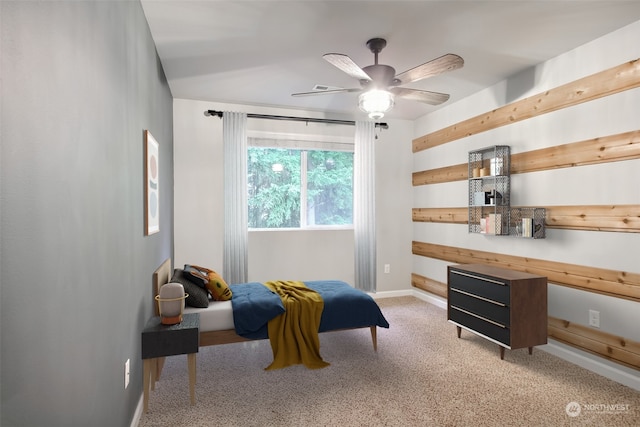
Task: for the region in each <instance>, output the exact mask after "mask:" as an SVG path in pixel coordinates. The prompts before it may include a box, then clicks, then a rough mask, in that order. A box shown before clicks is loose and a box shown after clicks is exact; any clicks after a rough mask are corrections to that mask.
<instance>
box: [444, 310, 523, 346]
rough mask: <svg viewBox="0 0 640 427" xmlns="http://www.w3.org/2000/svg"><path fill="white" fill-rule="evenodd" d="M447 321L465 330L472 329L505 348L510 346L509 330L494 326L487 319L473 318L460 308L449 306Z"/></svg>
mask: <svg viewBox="0 0 640 427" xmlns="http://www.w3.org/2000/svg"><path fill="white" fill-rule="evenodd" d="M449 320H451V321H453V322H456V323H458V324H460V325H463V326H464V327H466V328H469V329H472V330H474V331H476V332H477V333H479V334H482V335H484V336H486V337H488V338H491V339H494V340H496V341H498V342H501V343H503V344H504V345H506V346H509V345H511V339H510V331H509V328H507V327H502V326H499V325H496V324H495V323H492V322H490V321H488V320H487V319H483V318H481V317H478V316H474V315H473V314H472V313H470V312H467V311H465V310H464V309H462V308H461V307H456V306H454V305H453V304H452V305H450V306H449Z"/></svg>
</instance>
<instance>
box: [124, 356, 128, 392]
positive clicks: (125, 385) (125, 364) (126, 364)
mask: <svg viewBox="0 0 640 427" xmlns="http://www.w3.org/2000/svg"><path fill="white" fill-rule="evenodd" d="M127 387H129V359H127V361H126V362H124V389H125V390H126V389H127Z"/></svg>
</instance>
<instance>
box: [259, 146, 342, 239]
mask: <svg viewBox="0 0 640 427" xmlns="http://www.w3.org/2000/svg"><path fill="white" fill-rule="evenodd" d="M247 154H248V155H247V160H248V165H247V171H248V177H247V184H248V191H249V194H248V205H249V220H248V225H249V228H308V227H323V226H344V225H351V224H353V152H350V151H325V150H315V149H314V150H311V149H299V148H293V149H289V148H272V147H249V148H248V153H247Z"/></svg>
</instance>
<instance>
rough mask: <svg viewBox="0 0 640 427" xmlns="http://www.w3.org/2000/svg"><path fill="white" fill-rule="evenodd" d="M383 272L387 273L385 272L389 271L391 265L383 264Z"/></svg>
mask: <svg viewBox="0 0 640 427" xmlns="http://www.w3.org/2000/svg"><path fill="white" fill-rule="evenodd" d="M384 272H385V273H387V274H388V273H390V272H391V265H390V264H385V265H384Z"/></svg>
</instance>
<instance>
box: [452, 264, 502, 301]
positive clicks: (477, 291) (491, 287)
mask: <svg viewBox="0 0 640 427" xmlns="http://www.w3.org/2000/svg"><path fill="white" fill-rule="evenodd" d="M449 286H450V288H451V289H459V290H461V291H465V292H468V293H470V294H474V295H478V296H481V297H483V298H487V299H490V300H493V301H496V302H499V303H502V304H506V305H509V294H510V289H509V286H508V285H507V284H506V283H504V282H501V281H500V280H496V279H491V278H485V277H482V276H479V275H475V274H472V273H467V272H464V271H458V270H454V269H451V270H450V271H449Z"/></svg>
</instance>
